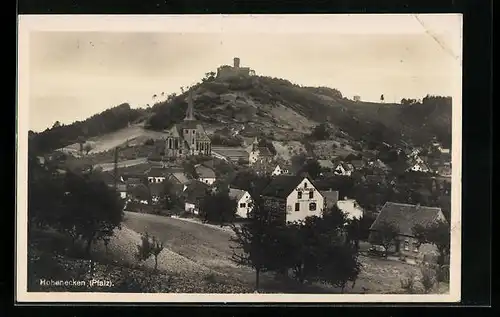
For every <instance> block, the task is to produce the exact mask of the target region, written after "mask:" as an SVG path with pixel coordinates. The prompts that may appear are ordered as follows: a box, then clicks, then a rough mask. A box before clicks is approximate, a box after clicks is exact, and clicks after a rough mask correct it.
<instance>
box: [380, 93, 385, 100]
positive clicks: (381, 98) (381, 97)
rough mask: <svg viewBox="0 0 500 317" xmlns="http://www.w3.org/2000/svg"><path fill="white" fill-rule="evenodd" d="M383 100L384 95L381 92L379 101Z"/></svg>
mask: <svg viewBox="0 0 500 317" xmlns="http://www.w3.org/2000/svg"><path fill="white" fill-rule="evenodd" d="M384 100H385V98H384V95H383V94H382V95H380V101H381V102H384Z"/></svg>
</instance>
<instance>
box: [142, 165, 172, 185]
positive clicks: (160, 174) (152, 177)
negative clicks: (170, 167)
mask: <svg viewBox="0 0 500 317" xmlns="http://www.w3.org/2000/svg"><path fill="white" fill-rule="evenodd" d="M145 174H146V176H147V178H148V183H162V182H163V181H164V180H165V179H166V178H167V170H166V169H164V168H160V167H151V168H150V169H149V170H148V171H146V173H145Z"/></svg>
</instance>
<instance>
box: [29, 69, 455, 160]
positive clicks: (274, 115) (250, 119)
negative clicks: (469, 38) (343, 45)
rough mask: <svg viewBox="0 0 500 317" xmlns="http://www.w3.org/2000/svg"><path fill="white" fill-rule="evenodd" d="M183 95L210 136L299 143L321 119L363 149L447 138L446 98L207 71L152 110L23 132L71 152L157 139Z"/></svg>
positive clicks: (118, 110) (125, 110) (338, 140)
mask: <svg viewBox="0 0 500 317" xmlns="http://www.w3.org/2000/svg"><path fill="white" fill-rule="evenodd" d="M188 94H192V97H193V100H194V103H195V116H196V117H197V119H199V120H201V121H202V122H203V123H204V125H205V127H206V128H207V130H208V132H209V134H210V133H211V132H212V131H215V130H217V129H224V128H225V129H226V130H227V129H228V128H230V129H231V130H232V131H235V133H236V134H239V135H240V136H242V137H255V136H266V137H267V138H268V139H272V140H275V141H285V140H286V141H290V140H295V141H303V140H304V138H305V137H307V136H308V135H310V134H311V131H313V129H314V127H317V126H318V125H319V124H321V123H324V124H327V125H328V127H329V132H328V134H329V135H328V137H327V139H330V142H331V143H332V144H331V145H332V146H333V147H337V148H338V147H339V144H342V145H343V146H344V147H347V148H349V147H353V144H354V143H357V144H358V146H359V144H363V146H364V145H367V146H368V148H370V147H372V148H375V147H376V146H377V145H379V144H381V143H382V142H386V143H389V144H400V143H402V142H405V143H407V144H411V145H421V144H425V143H428V142H429V141H431V140H432V138H433V137H437V139H438V141H440V142H441V143H442V144H443V145H444V146H450V143H451V98H450V97H439V96H426V97H425V98H423V100H422V101H421V102H417V101H414V102H405V104H385V103H370V102H361V101H352V100H349V99H347V98H344V97H343V96H342V94H341V92H339V91H338V90H336V89H332V88H327V87H303V86H299V85H296V84H292V83H291V82H289V81H287V80H283V79H278V78H270V77H263V76H251V77H249V76H247V77H233V78H226V79H224V80H219V79H217V78H215V77H214V76H213V75H212V76H211V77H206V78H203V80H202V82H200V83H198V84H196V85H194V86H192V87H190V88H189V89H188V90H186V91H185V92H183V93H182V94H180V95H176V94H172V95H170V96H168V98H167V99H166V100H165V101H161V102H158V103H156V104H155V105H153V106H152V107H151V108H147V109H132V108H131V107H130V105H128V104H122V105H119V106H117V107H114V108H111V109H108V110H106V111H104V112H102V113H100V114H96V115H94V116H92V117H90V118H88V119H87V120H84V121H81V122H80V121H78V122H75V123H73V124H70V125H57V124H56V125H55V126H54V127H52V128H51V129H47V130H45V131H43V132H41V133H33V132H30V139H31V140H32V141H33V142H31V143H32V145H31V147H32V149H36V150H38V151H41V152H46V151H50V150H54V149H57V148H62V147H67V146H69V148H70V149H73V150H77V149H78V148H79V147H80V144H81V143H82V142H83V141H89V142H90V143H91V144H92V150H91V151H93V152H99V151H106V150H108V149H110V148H112V147H115V146H117V145H121V144H124V143H126V142H130V141H133V140H136V142H138V143H140V141H141V140H143V139H144V140H145V139H148V138H153V139H155V138H160V137H161V133H158V132H160V131H162V130H163V129H165V128H169V127H171V126H172V125H173V124H175V123H176V122H180V121H181V120H182V119H183V118H184V115H185V110H186V108H187V96H188ZM82 140H83V141H82ZM312 141H314V140H312ZM334 144H335V145H334Z"/></svg>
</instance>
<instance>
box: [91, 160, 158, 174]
mask: <svg viewBox="0 0 500 317" xmlns="http://www.w3.org/2000/svg"><path fill="white" fill-rule="evenodd" d="M147 162H148V159H147V158H145V157H141V158H138V159H134V160H127V161H121V162H118V164H117V165H118V168H124V167H129V166H134V165H139V164H145V163H147ZM96 167H101V168H102V170H103V171H105V172H106V171H111V170H113V168H114V167H115V163H101V164H96Z"/></svg>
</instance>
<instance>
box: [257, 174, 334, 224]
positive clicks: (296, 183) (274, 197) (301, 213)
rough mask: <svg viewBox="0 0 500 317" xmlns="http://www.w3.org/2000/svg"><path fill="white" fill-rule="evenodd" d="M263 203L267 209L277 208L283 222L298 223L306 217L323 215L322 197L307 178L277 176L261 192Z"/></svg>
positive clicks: (323, 204) (323, 202)
mask: <svg viewBox="0 0 500 317" xmlns="http://www.w3.org/2000/svg"><path fill="white" fill-rule="evenodd" d="M262 197H263V199H264V203H265V205H266V206H267V207H268V208H271V209H272V208H273V207H274V208H278V210H279V211H281V212H282V215H283V216H284V217H283V220H284V221H286V222H289V221H299V220H304V219H305V218H306V217H308V216H318V217H321V216H322V215H323V210H324V208H325V201H324V197H323V195H322V194H321V192H320V191H319V190H318V189H317V188H316V187H315V186H314V184H313V183H312V182H311V180H309V179H308V178H307V177H304V176H295V175H279V176H275V177H273V179H272V180H271V182H270V183H269V184H268V185H267V186H266V188H264V190H263V191H262Z"/></svg>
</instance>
